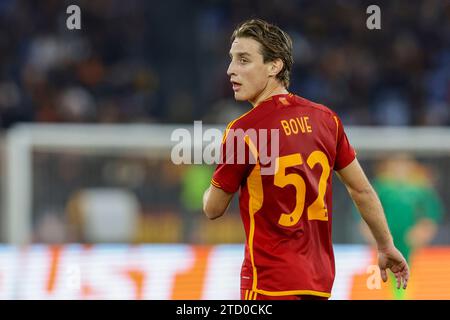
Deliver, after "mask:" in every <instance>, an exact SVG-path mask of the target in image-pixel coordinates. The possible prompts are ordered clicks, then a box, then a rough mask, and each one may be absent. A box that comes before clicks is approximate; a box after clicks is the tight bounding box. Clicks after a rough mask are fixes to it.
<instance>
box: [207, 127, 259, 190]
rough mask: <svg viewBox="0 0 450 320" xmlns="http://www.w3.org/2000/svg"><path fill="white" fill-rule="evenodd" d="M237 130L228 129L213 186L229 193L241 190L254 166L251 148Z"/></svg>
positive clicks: (212, 182)
mask: <svg viewBox="0 0 450 320" xmlns="http://www.w3.org/2000/svg"><path fill="white" fill-rule="evenodd" d="M235 129H236V128H233V127H231V128H230V125H229V126H228V127H227V129H226V130H225V133H224V137H223V139H222V145H221V154H220V160H221V161H220V163H219V164H218V165H217V167H216V170H215V171H214V174H213V178H212V180H211V184H212V185H213V186H215V187H217V188H220V189H222V190H224V191H226V192H228V193H235V192H236V191H238V190H239V187H240V185H241V184H242V182H243V181H244V180H245V179H246V178H247V176H248V174H249V172H250V170H251V168H252V167H253V166H254V163H253V164H252V161H250V159H251V156H250V155H251V153H250V152H249V147H248V145H247V143H246V142H245V139H244V137H243V136H242V135H238V134H235Z"/></svg>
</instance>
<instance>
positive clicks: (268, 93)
mask: <svg viewBox="0 0 450 320" xmlns="http://www.w3.org/2000/svg"><path fill="white" fill-rule="evenodd" d="M288 93H289V91H287V89H286V88H285V87H283V86H282V85H276V86H274V87H273V88H267V87H266V88H265V89H264V90H263V91H262V92H261V93H260V94H259V95H258V96H257V97H255V99H252V100H249V102H250V103H251V104H252V105H253V108H254V107H257V106H258V105H259V104H260V103H261V102H263V101H265V100H267V99H269V98H270V97H272V96H276V95H278V94H288Z"/></svg>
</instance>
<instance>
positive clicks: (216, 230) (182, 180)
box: [0, 0, 450, 299]
mask: <svg viewBox="0 0 450 320" xmlns="http://www.w3.org/2000/svg"><path fill="white" fill-rule="evenodd" d="M71 4H77V5H79V6H80V8H81V21H82V29H81V30H73V31H70V30H68V29H67V27H66V19H67V17H68V14H66V8H67V6H69V5H71ZM371 4H374V3H373V2H371V1H337V2H335V3H334V4H331V3H328V2H325V1H249V0H244V1H222V0H211V1H206V0H204V1H184V0H166V1H159V2H149V1H143V0H128V1H125V2H124V1H119V0H96V1H59V0H44V1H43V0H41V1H37V0H36V1H34V0H17V1H13V0H2V1H0V24H1V27H0V130H1V131H0V162H1V163H2V167H1V169H0V170H1V174H0V182H1V193H0V204H1V216H0V218H1V222H2V224H1V226H2V228H1V230H0V236H1V239H2V242H3V244H2V245H1V246H0V279H2V280H1V281H0V298H3V299H28V298H33V299H35V298H38V299H60V298H62V299H237V298H239V296H238V295H239V271H240V264H241V261H242V256H243V241H244V233H243V228H242V226H241V222H240V217H239V211H238V208H237V205H236V204H237V202H236V199H234V202H233V205H232V207H231V210H230V211H229V212H228V213H227V215H226V216H225V217H223V218H222V219H219V220H216V221H208V220H207V219H206V218H205V217H204V216H203V214H202V213H201V197H202V194H203V191H204V190H205V189H206V188H207V186H208V185H209V179H210V176H211V173H212V170H214V167H213V166H207V165H189V166H188V165H174V164H173V163H172V162H171V160H170V151H171V148H172V146H173V145H174V143H173V142H172V141H171V140H170V134H171V132H172V131H173V130H174V129H176V128H180V127H182V128H188V129H190V128H191V127H192V124H193V121H194V120H202V121H203V123H204V125H205V126H206V125H208V126H209V127H216V128H219V129H223V128H224V125H225V124H226V123H228V122H229V121H231V120H232V119H234V118H236V117H237V116H238V115H240V114H242V113H244V112H245V111H246V110H247V109H248V107H249V106H248V105H246V104H245V103H243V104H242V103H241V104H238V103H236V102H234V100H233V98H232V90H231V88H230V85H229V79H228V77H227V75H226V69H227V64H228V50H229V36H230V34H231V32H232V30H233V29H234V27H235V25H236V24H237V23H239V22H240V21H242V20H244V19H247V18H249V17H261V18H264V19H267V20H269V21H271V22H274V23H277V24H278V25H280V26H281V27H282V28H284V29H285V30H286V31H288V33H289V34H290V35H291V36H292V38H293V41H294V60H295V64H294V70H293V72H292V76H291V78H292V81H291V83H292V85H291V88H290V90H291V91H292V92H294V93H297V94H299V95H302V96H304V97H306V98H308V99H311V100H315V101H318V102H320V103H323V104H325V105H327V106H329V107H330V108H332V109H334V110H335V111H336V112H337V113H338V114H339V115H340V116H341V118H342V120H343V122H344V125H346V127H347V128H348V134H349V138H350V140H351V142H352V143H353V144H354V145H355V147H356V149H357V152H358V155H359V158H360V160H361V161H362V163H363V165H364V167H365V168H366V170H367V173H368V174H369V177H370V178H371V179H374V178H375V176H376V172H377V170H378V169H377V168H378V165H379V163H380V161H384V160H389V159H391V158H393V157H394V156H395V155H397V154H398V153H399V152H401V153H402V155H405V154H408V155H409V157H412V158H414V159H416V161H417V163H418V165H419V166H420V170H421V171H420V172H422V174H423V175H422V177H423V176H426V180H427V183H428V184H429V185H430V186H432V188H433V190H435V192H436V195H437V197H438V198H439V199H440V200H439V201H440V203H441V206H442V216H441V218H440V219H439V220H438V225H437V230H436V232H435V234H434V236H433V238H432V239H430V242H429V244H428V245H427V246H426V247H424V248H421V249H419V250H417V251H415V252H414V253H413V254H412V256H411V267H412V278H411V286H410V289H409V290H408V293H407V297H406V298H408V299H449V298H450V276H449V274H448V271H449V270H450V215H449V213H448V209H449V208H450V178H449V177H450V127H449V125H450V2H449V1H439V0H431V1H406V0H402V1H391V2H389V3H384V2H383V3H380V4H379V5H380V7H381V17H382V29H381V30H372V31H371V30H368V29H367V28H366V19H367V17H368V15H367V14H366V8H367V7H368V6H369V5H371ZM417 168H419V167H417ZM335 181H338V180H337V178H336V177H335ZM333 201H334V221H333V223H334V234H333V237H334V241H335V244H336V260H337V261H336V262H337V276H336V284H335V288H334V292H333V298H334V299H391V298H394V296H393V295H392V293H391V292H390V291H389V287H388V286H385V285H383V286H382V287H381V289H373V288H372V289H370V288H368V286H367V278H368V276H369V275H370V274H368V273H367V272H368V271H367V270H368V267H369V266H370V265H371V264H373V263H374V261H375V260H374V259H375V257H374V252H373V251H372V250H371V249H370V247H369V246H367V244H366V242H365V240H364V237H363V235H362V233H361V232H360V228H359V224H360V221H359V220H358V219H357V216H356V215H355V212H354V208H353V206H352V203H351V200H350V198H349V197H348V195H347V194H346V191H345V190H344V189H343V187H342V186H341V185H340V183H339V182H336V183H335V191H334V193H333ZM397 214H398V215H401V214H402V212H398V213H397ZM399 221H401V219H400V220H399Z"/></svg>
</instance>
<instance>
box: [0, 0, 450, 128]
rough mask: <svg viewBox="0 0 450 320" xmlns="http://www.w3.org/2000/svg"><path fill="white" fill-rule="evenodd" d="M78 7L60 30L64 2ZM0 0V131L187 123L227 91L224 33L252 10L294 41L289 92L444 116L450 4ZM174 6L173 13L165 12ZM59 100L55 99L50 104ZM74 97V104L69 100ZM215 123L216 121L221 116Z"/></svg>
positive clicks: (377, 115)
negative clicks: (23, 125)
mask: <svg viewBox="0 0 450 320" xmlns="http://www.w3.org/2000/svg"><path fill="white" fill-rule="evenodd" d="M70 4H77V5H79V6H80V8H81V14H82V26H81V27H82V29H81V30H76V31H69V30H68V29H67V28H66V26H65V22H66V19H67V14H66V8H67V6H68V5H70ZM371 4H372V2H370V1H366V0H364V1H338V2H336V3H329V2H325V1H314V2H306V1H275V2H274V1H250V0H244V1H232V2H230V1H225V0H216V1H209V0H202V1H184V0H167V1H164V2H163V3H159V4H158V6H155V5H154V4H153V3H151V2H146V1H140V0H129V1H126V2H123V1H120V0H108V1H100V0H99V1H87V0H78V1H53V0H43V1H29V0H17V1H1V3H0V17H1V19H0V128H8V127H9V126H11V125H12V124H14V123H16V122H22V121H38V122H39V121H40V122H80V121H81V122H108V123H112V122H192V121H193V120H198V119H210V118H211V112H212V111H211V108H212V106H216V107H219V106H221V105H223V103H222V102H223V101H226V100H227V99H229V98H230V97H231V95H232V90H231V88H230V84H229V79H228V77H227V75H226V67H227V64H228V61H227V60H226V59H224V57H226V52H227V51H228V49H229V43H228V41H229V39H228V34H229V32H230V30H232V28H233V27H234V25H235V24H237V23H238V22H240V21H242V20H244V19H247V18H248V17H249V16H258V17H261V18H264V19H266V20H269V21H273V22H276V23H277V24H279V25H280V26H282V27H283V28H285V29H287V30H288V31H289V33H290V34H292V36H293V38H294V51H295V52H294V56H295V64H294V70H293V73H292V83H293V84H294V86H293V87H292V88H291V90H292V91H295V92H298V93H299V94H301V95H302V96H305V97H307V98H310V99H313V100H317V101H318V102H321V103H324V104H326V105H328V106H330V107H331V108H333V109H334V110H336V111H338V112H339V113H340V115H341V116H342V118H343V120H344V122H346V123H348V124H359V125H449V124H450V111H449V110H450V3H449V2H448V1H440V0H430V1H418V2H411V1H406V0H405V1H395V2H386V3H383V4H380V7H381V14H382V25H381V27H382V29H381V30H368V29H367V28H366V18H367V14H366V8H367V6H369V5H371ZM174 11H178V12H183V15H182V16H179V17H177V19H175V20H174V19H168V18H167V17H170V16H172V15H173V12H174ZM61 99H63V101H64V103H63V105H61V104H60V103H61ZM78 99H79V100H80V101H78V102H74V101H73V100H78ZM223 116H224V118H223V119H221V117H220V116H217V118H218V119H217V120H215V121H216V122H226V119H227V118H228V116H227V114H224V115H223Z"/></svg>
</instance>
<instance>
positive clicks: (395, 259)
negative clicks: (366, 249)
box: [378, 245, 409, 289]
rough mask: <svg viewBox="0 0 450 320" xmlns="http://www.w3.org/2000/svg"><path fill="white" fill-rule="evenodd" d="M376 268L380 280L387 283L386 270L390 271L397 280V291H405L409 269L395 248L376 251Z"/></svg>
mask: <svg viewBox="0 0 450 320" xmlns="http://www.w3.org/2000/svg"><path fill="white" fill-rule="evenodd" d="M378 266H379V267H380V271H381V279H383V281H384V282H386V281H387V278H388V277H387V269H390V270H391V271H392V273H393V274H394V275H395V278H396V279H397V289H400V288H401V287H402V283H403V289H406V286H407V285H408V279H409V267H408V263H407V262H406V260H405V258H404V257H403V255H402V254H401V253H400V251H398V249H397V248H396V247H395V246H393V245H392V246H390V247H388V248H386V249H379V250H378Z"/></svg>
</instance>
